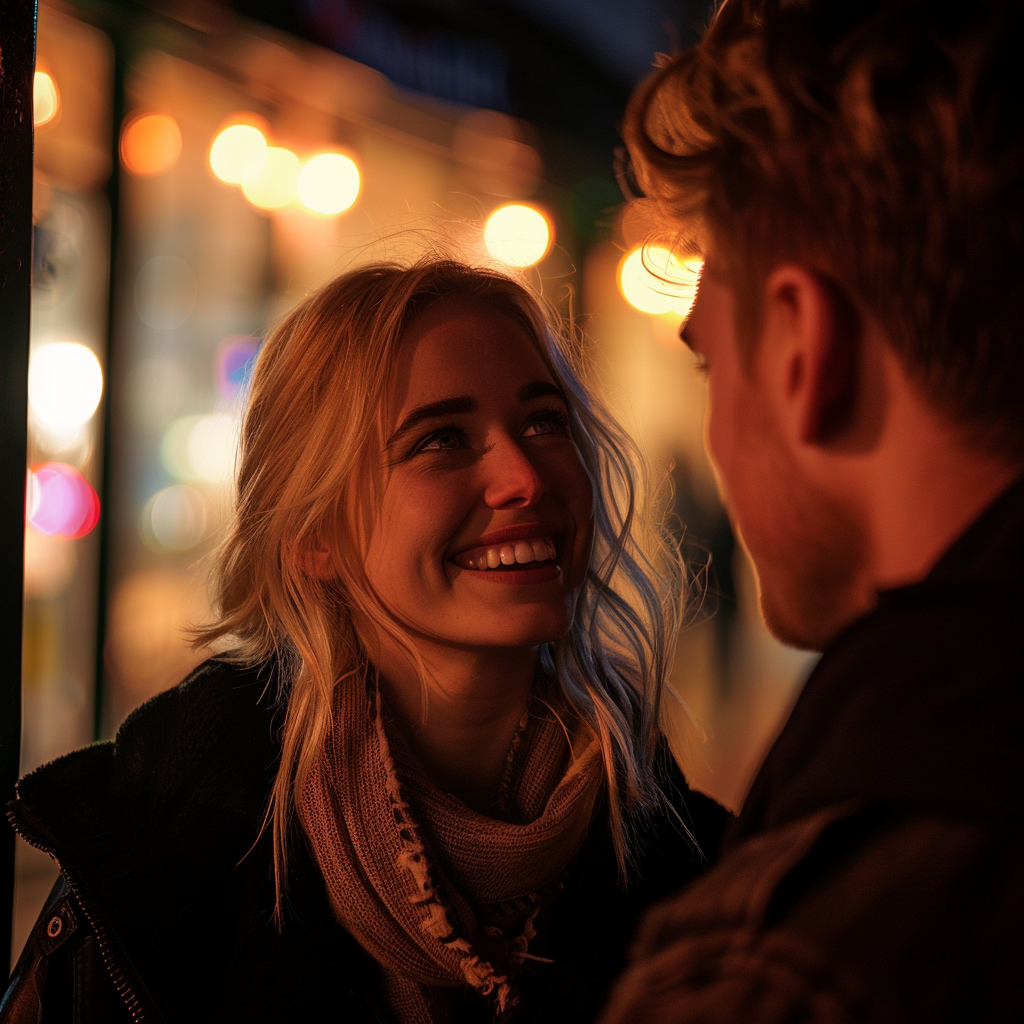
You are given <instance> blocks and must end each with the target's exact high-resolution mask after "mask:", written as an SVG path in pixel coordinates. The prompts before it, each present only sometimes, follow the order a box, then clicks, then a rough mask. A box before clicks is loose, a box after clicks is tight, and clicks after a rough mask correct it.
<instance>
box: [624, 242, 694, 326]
mask: <svg viewBox="0 0 1024 1024" xmlns="http://www.w3.org/2000/svg"><path fill="white" fill-rule="evenodd" d="M702 266H703V261H702V260H700V259H699V258H698V257H695V256H688V257H685V258H683V259H680V258H679V257H678V256H676V255H675V254H674V253H672V252H671V251H670V250H669V249H667V248H665V247H664V246H661V245H649V246H637V247H636V248H635V249H633V250H632V251H631V252H629V253H627V254H626V257H625V258H624V259H623V261H622V263H620V264H619V288H620V289H621V290H622V294H623V296H624V297H625V299H626V301H627V302H628V303H629V304H630V305H631V306H633V308H634V309H638V310H640V312H641V313H654V314H659V313H671V314H673V315H674V316H678V317H680V318H682V319H685V318H686V317H687V316H689V313H690V309H691V308H692V306H693V300H694V298H695V297H696V295H697V282H698V280H699V278H700V270H701V267H702Z"/></svg>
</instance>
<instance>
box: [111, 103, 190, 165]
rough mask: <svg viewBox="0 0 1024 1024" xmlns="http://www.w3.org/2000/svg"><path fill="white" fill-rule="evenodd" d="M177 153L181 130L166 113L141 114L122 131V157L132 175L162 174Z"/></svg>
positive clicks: (178, 151) (179, 150)
mask: <svg viewBox="0 0 1024 1024" xmlns="http://www.w3.org/2000/svg"><path fill="white" fill-rule="evenodd" d="M179 156H181V131H180V130H179V128H178V122H177V121H175V120H174V118H173V117H169V116H168V115H167V114H143V115H142V116H141V117H136V118H134V119H133V120H131V121H129V122H128V124H127V125H126V126H125V128H124V131H122V132H121V160H122V161H123V163H124V165H125V167H127V168H128V170H129V171H131V172H132V173H133V174H145V175H151V174H163V173H164V172H165V171H169V170H170V169H171V168H172V167H173V166H174V165H175V164H176V163H177V162H178V157H179Z"/></svg>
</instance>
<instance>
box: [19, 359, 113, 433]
mask: <svg viewBox="0 0 1024 1024" xmlns="http://www.w3.org/2000/svg"><path fill="white" fill-rule="evenodd" d="M102 397H103V370H102V368H101V367H100V362H99V360H98V359H97V358H96V356H95V354H94V353H93V351H92V349H90V348H88V347H87V346H85V345H81V344H79V343H78V342H77V341H53V342H49V343H48V344H45V345H40V346H38V347H37V348H34V349H33V350H32V354H31V357H30V359H29V367H28V400H29V405H30V406H31V408H32V412H33V413H34V414H35V415H36V416H37V417H38V418H39V420H40V422H41V423H42V424H43V426H45V427H46V428H47V429H49V430H51V431H55V432H69V431H74V430H75V429H76V428H77V427H80V426H82V424H84V423H86V422H87V421H88V420H89V418H90V417H91V416H92V414H93V413H94V412H95V411H96V408H97V406H99V404H100V399H101V398H102Z"/></svg>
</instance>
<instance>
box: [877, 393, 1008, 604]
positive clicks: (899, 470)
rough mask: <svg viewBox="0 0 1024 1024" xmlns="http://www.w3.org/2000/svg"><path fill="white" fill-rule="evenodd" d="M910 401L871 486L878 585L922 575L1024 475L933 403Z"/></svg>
mask: <svg viewBox="0 0 1024 1024" xmlns="http://www.w3.org/2000/svg"><path fill="white" fill-rule="evenodd" d="M902 406H903V407H902V408H901V410H900V413H899V415H898V416H894V417H893V418H892V421H891V423H892V427H891V433H890V436H889V437H888V438H887V439H886V442H885V444H884V445H883V448H882V450H881V451H880V452H879V453H878V456H877V459H876V460H874V465H873V466H872V467H871V471H870V474H866V475H865V479H864V484H863V486H864V497H865V498H866V499H867V500H866V501H865V505H864V507H866V509H867V511H868V515H869V517H870V522H869V529H870V535H871V537H872V540H873V544H872V554H873V557H872V566H871V572H872V576H873V581H874V584H875V589H876V590H888V589H891V588H893V587H898V586H904V585H907V584H911V583H916V582H919V581H920V580H922V579H923V578H924V577H925V576H927V575H928V573H929V572H930V571H931V570H932V568H933V567H934V565H935V564H936V562H938V560H939V559H940V558H941V557H942V555H943V554H944V553H945V552H946V551H947V550H948V549H949V548H950V547H951V546H952V545H953V543H954V542H955V541H956V539H957V538H958V537H959V536H960V535H961V534H963V533H964V531H965V530H967V528H968V527H969V526H970V525H971V523H973V522H974V521H975V520H976V519H977V518H978V516H980V515H981V514H982V512H984V511H985V509H986V508H988V507H989V505H991V504H992V502H994V501H995V500H996V498H998V497H999V495H1000V494H1002V493H1003V491H1005V490H1006V489H1007V488H1008V487H1009V486H1010V485H1011V484H1012V483H1013V482H1014V481H1015V480H1017V479H1018V478H1019V477H1020V475H1021V473H1022V472H1024V466H1022V465H1021V464H1020V463H1019V462H1017V461H1014V460H1010V459H1007V458H1004V457H1001V456H999V455H995V454H993V453H991V452H990V451H987V450H986V449H984V448H982V447H980V446H979V445H977V444H972V443H971V442H970V441H968V440H967V439H966V437H965V434H964V432H963V431H961V430H958V429H957V428H955V427H954V426H952V425H950V424H949V423H948V422H947V421H946V420H945V419H944V418H942V417H941V416H939V415H937V414H936V413H935V412H934V411H933V410H932V409H930V408H929V407H928V406H927V405H926V404H923V403H919V402H906V403H902Z"/></svg>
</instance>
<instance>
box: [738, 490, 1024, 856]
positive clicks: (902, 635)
mask: <svg viewBox="0 0 1024 1024" xmlns="http://www.w3.org/2000/svg"><path fill="white" fill-rule="evenodd" d="M1022 594H1024V479H1022V480H1020V481H1018V482H1017V483H1015V484H1014V485H1013V486H1011V487H1010V488H1009V489H1008V490H1007V491H1006V492H1005V493H1004V494H1003V495H1002V496H1001V497H1000V498H998V499H997V500H996V501H995V502H994V503H993V504H992V506H990V507H989V509H988V510H987V511H985V512H984V513H983V514H982V515H981V516H980V517H979V518H978V519H977V521H976V522H975V523H974V524H973V525H972V526H971V527H970V528H969V529H968V530H967V531H966V532H965V533H964V534H963V535H962V536H961V537H960V538H959V539H958V540H957V541H956V542H955V543H954V544H953V545H952V547H951V548H950V549H949V550H948V551H947V552H946V554H945V555H944V556H943V557H942V558H941V559H940V560H939V562H938V563H937V564H936V565H935V567H934V569H933V570H932V572H931V573H930V574H929V575H928V576H927V577H926V579H924V580H923V581H922V582H920V583H918V584H915V585H913V586H909V587H903V588H899V589H897V590H891V591H887V592H885V593H883V594H881V595H880V599H879V603H878V606H877V607H876V608H875V609H874V611H872V612H871V613H870V614H868V615H867V616H865V617H864V618H862V619H861V620H859V621H858V622H856V623H854V624H853V625H852V626H850V627H849V628H848V629H847V630H845V631H844V633H843V634H841V635H840V636H839V637H838V638H837V639H836V640H835V641H834V642H833V643H832V644H831V645H830V646H829V648H828V649H827V650H826V651H825V653H824V654H823V655H822V657H821V660H820V661H819V662H818V664H817V666H816V667H815V669H814V670H813V671H812V673H811V675H810V677H809V679H808V681H807V684H806V686H805V687H804V690H803V692H802V694H801V695H800V698H799V700H798V701H797V703H796V706H795V707H794V709H793V713H792V715H791V716H790V719H789V721H788V722H787V724H786V726H785V728H784V729H783V731H782V733H781V734H780V736H779V738H778V740H777V741H776V743H775V745H774V746H773V747H772V750H771V752H770V753H769V755H768V757H767V759H766V760H765V763H764V765H763V767H762V768H761V771H760V772H759V774H758V776H757V778H756V780H755V782H754V785H753V787H752V789H751V791H750V795H749V796H748V798H747V801H746V803H745V804H744V807H743V810H742V812H741V814H740V817H739V820H738V822H737V824H736V826H735V828H734V829H733V830H732V833H731V835H730V837H729V841H730V842H736V841H738V840H739V839H742V838H744V837H746V836H748V835H751V834H752V833H754V832H758V831H761V830H763V829H765V828H772V827H775V826H778V825H781V824H784V823H786V822H788V821H792V820H794V819H795V818H797V817H801V816H803V815H805V814H809V813H811V812H813V811H815V810H817V809H819V808H821V807H824V806H827V805H829V804H832V803H839V802H844V801H851V800H852V801H858V802H861V803H875V804H882V805H886V806H890V807H895V808H902V809H905V810H910V811H920V812H925V813H940V814H953V815H966V816H968V817H981V818H984V819H986V820H990V821H992V820H998V819H1000V818H1002V817H1004V816H1006V815H1007V813H1008V812H1010V811H1011V810H1014V809H1019V808H1020V806H1021V801H1022V794H1024V747H1022V745H1021V743H1020V738H1019V734H1020V723H1021V721H1024V687H1022V686H1021V683H1022V681H1024V656H1022V648H1021V645H1020V641H1019V636H1020V628H1021V621H1022V620H1021V616H1022V613H1024V607H1022V605H1024V598H1022Z"/></svg>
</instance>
